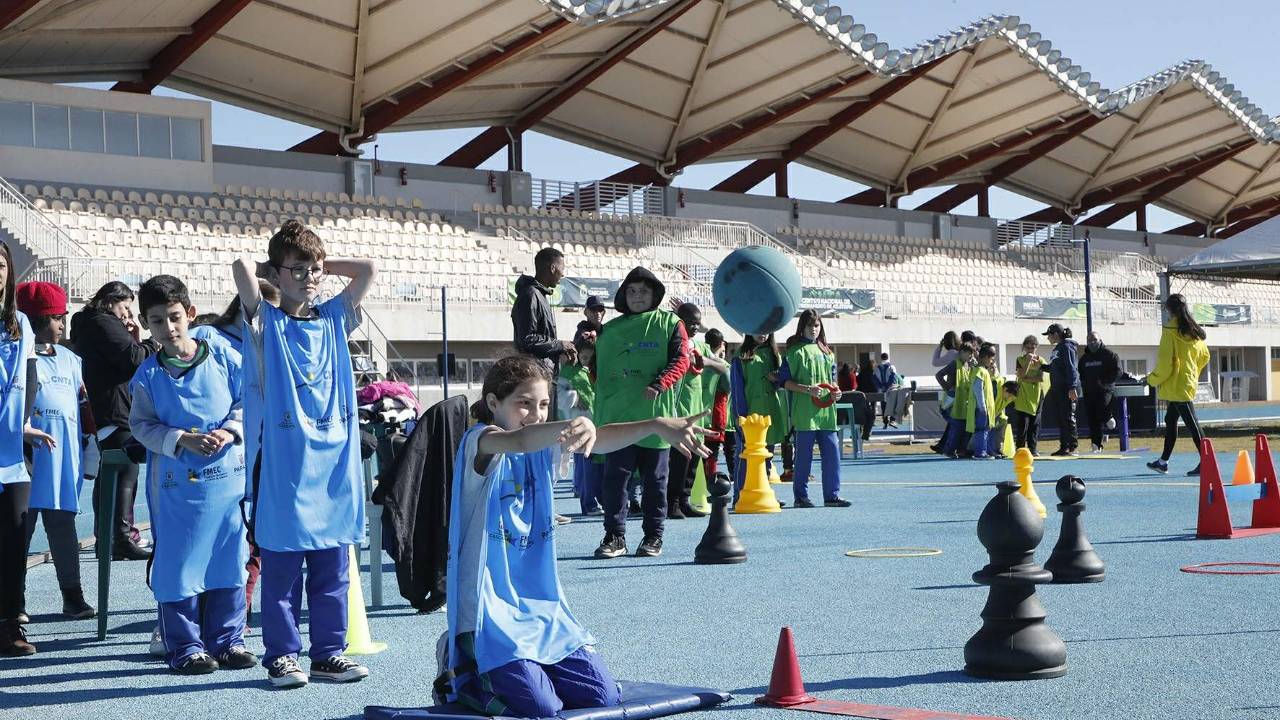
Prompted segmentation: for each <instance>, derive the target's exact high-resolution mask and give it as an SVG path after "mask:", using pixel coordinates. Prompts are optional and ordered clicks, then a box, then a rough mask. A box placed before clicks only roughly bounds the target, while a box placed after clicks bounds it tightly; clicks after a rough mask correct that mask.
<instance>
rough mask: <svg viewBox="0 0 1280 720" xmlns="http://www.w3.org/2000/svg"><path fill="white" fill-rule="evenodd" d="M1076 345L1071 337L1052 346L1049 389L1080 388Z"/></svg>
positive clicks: (1055, 390)
mask: <svg viewBox="0 0 1280 720" xmlns="http://www.w3.org/2000/svg"><path fill="white" fill-rule="evenodd" d="M1077 347H1078V346H1077V345H1076V341H1075V340H1072V339H1071V338H1064V339H1063V340H1062V342H1060V343H1058V344H1057V345H1054V346H1053V353H1052V354H1051V355H1049V379H1050V383H1049V389H1050V390H1053V391H1054V392H1064V393H1065V392H1067V391H1068V390H1070V389H1071V388H1076V389H1077V390H1079V389H1080V370H1079V369H1078V367H1077V365H1078V364H1079V361H1078V360H1077V359H1076V357H1077V352H1078V349H1077Z"/></svg>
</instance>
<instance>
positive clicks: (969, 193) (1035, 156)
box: [915, 113, 1102, 212]
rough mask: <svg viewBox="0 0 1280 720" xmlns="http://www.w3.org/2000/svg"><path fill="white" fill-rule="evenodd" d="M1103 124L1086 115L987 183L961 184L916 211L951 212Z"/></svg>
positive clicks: (1007, 163) (1010, 161) (1013, 160)
mask: <svg viewBox="0 0 1280 720" xmlns="http://www.w3.org/2000/svg"><path fill="white" fill-rule="evenodd" d="M1101 121H1102V116H1101V115H1094V114H1092V113H1089V114H1087V115H1085V116H1084V117H1083V118H1081V119H1079V120H1077V121H1075V122H1074V123H1072V124H1071V125H1070V126H1068V127H1067V128H1065V129H1064V130H1063V131H1062V132H1060V133H1057V134H1055V135H1051V136H1049V137H1048V138H1045V139H1044V140H1041V141H1040V142H1038V143H1036V144H1035V145H1032V146H1031V147H1030V148H1028V149H1027V151H1026V152H1023V153H1019V154H1017V155H1015V156H1013V157H1011V158H1009V159H1008V160H1005V161H1004V162H1002V163H1000V164H999V165H997V166H995V167H994V168H992V169H991V171H990V172H988V173H987V174H986V177H984V178H983V182H981V183H968V184H965V185H957V186H956V187H954V188H952V189H951V190H948V191H947V192H945V193H943V194H942V195H939V196H938V197H935V198H933V199H932V200H929V201H928V202H925V203H923V204H921V205H919V206H918V207H916V208H915V209H916V210H923V211H925V212H950V211H951V210H953V209H955V208H956V207H957V206H958V205H960V204H961V203H963V202H965V201H966V200H968V199H969V198H971V197H973V196H974V195H977V194H978V191H979V190H981V188H982V187H983V185H988V186H990V185H997V184H999V183H1000V182H1002V181H1004V180H1005V179H1006V178H1008V177H1009V176H1010V175H1013V174H1014V173H1016V172H1018V171H1019V170H1021V169H1023V168H1025V167H1026V166H1028V165H1030V164H1031V163H1033V162H1035V161H1036V160H1039V159H1040V158H1042V157H1044V156H1045V155H1048V154H1049V153H1051V152H1053V151H1054V150H1057V149H1058V148H1060V147H1062V146H1063V145H1065V144H1066V143H1067V142H1068V141H1069V140H1072V139H1073V138H1077V137H1079V136H1080V135H1083V134H1084V132H1085V131H1086V130H1088V129H1089V128H1091V127H1093V126H1094V125H1097V124H1098V123H1099V122H1101ZM959 188H966V189H967V190H966V191H965V192H958V189H959Z"/></svg>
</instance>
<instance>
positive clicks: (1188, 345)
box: [1147, 325, 1209, 402]
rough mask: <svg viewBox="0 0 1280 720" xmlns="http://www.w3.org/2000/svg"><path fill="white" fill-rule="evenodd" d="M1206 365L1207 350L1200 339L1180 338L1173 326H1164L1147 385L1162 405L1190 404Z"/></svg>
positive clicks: (1181, 335) (1207, 362) (1181, 336)
mask: <svg viewBox="0 0 1280 720" xmlns="http://www.w3.org/2000/svg"><path fill="white" fill-rule="evenodd" d="M1208 364H1209V347H1208V346H1207V345H1205V343H1204V341H1203V340H1200V339H1197V338H1193V337H1187V336H1186V335H1183V334H1182V333H1180V332H1178V326H1177V325H1166V326H1165V327H1164V330H1163V331H1161V333H1160V349H1159V350H1158V351H1157V352H1156V367H1155V369H1154V370H1152V371H1151V373H1150V374H1148V375H1147V384H1148V385H1151V386H1152V387H1154V388H1156V395H1157V396H1158V397H1159V398H1160V399H1161V400H1164V401H1165V402H1190V401H1191V400H1194V399H1195V397H1196V387H1197V386H1198V385H1199V383H1200V373H1201V372H1204V368H1205V366H1206V365H1208Z"/></svg>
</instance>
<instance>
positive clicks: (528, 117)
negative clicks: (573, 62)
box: [440, 0, 701, 168]
mask: <svg viewBox="0 0 1280 720" xmlns="http://www.w3.org/2000/svg"><path fill="white" fill-rule="evenodd" d="M699 2H701V0H683V2H680V3H677V4H676V5H673V6H671V7H670V8H669V9H667V11H666V12H664V13H662V14H661V15H658V16H657V17H655V18H654V19H653V20H652V21H651V22H650V23H649V24H648V25H646V26H644V27H643V28H641V29H640V30H639V31H637V32H635V33H632V34H631V35H628V36H627V38H626V39H625V40H623V41H622V42H620V43H618V44H616V45H614V46H613V47H611V48H609V50H608V51H606V52H605V53H604V54H602V55H601V56H600V57H598V58H596V59H594V60H592V61H591V62H590V63H588V64H587V65H586V66H584V67H582V68H580V69H579V70H578V71H577V72H576V73H574V74H573V75H571V76H570V77H569V78H568V79H566V80H565V81H564V84H562V85H561V86H560V87H558V88H556V89H554V90H552V91H550V92H548V93H546V94H545V95H543V96H542V97H540V98H538V99H537V100H535V101H534V103H533V104H532V105H531V106H530V107H529V109H528V110H526V111H525V112H524V113H522V114H521V115H520V116H519V117H517V118H516V119H515V120H514V121H513V122H512V123H511V132H512V133H513V134H519V133H522V132H524V131H525V130H529V129H530V128H532V127H533V126H535V125H537V124H538V123H539V122H541V121H542V120H543V118H545V117H547V116H548V115H550V114H551V113H553V112H555V111H556V110H557V109H558V108H560V107H561V106H562V105H564V104H565V103H566V102H568V101H569V100H570V99H571V98H573V97H574V96H575V95H577V94H578V93H580V92H582V91H583V90H585V89H587V86H589V85H590V84H591V83H593V82H595V81H596V80H598V79H599V78H600V76H601V75H604V74H605V73H607V72H609V70H611V69H613V67H614V66H616V65H617V64H618V63H620V62H622V61H623V60H625V59H627V57H628V56H630V55H631V53H633V52H635V51H636V50H638V49H639V48H640V47H641V46H642V45H644V44H645V43H647V42H648V41H649V40H651V39H653V38H654V37H656V36H657V35H658V34H659V33H661V32H662V31H663V30H665V29H666V28H667V26H669V25H671V23H673V22H675V21H676V19H678V18H679V17H680V16H681V15H684V14H685V13H686V12H688V11H689V10H690V9H691V8H692V7H693V6H694V5H697V4H698V3H699ZM502 130H503V128H501V127H491V128H489V129H488V130H485V131H484V132H482V133H480V134H479V135H477V136H475V137H474V138H472V139H471V140H470V141H469V142H467V143H466V144H465V145H463V146H462V147H460V148H458V149H457V150H454V151H453V152H452V153H450V154H449V156H448V157H446V158H445V159H443V160H441V161H440V164H441V165H448V166H451V167H469V168H474V167H479V166H480V163H483V162H484V161H485V160H488V159H489V158H491V157H493V154H494V153H496V152H498V151H499V150H501V149H502V146H503V145H506V144H507V142H508V140H509V135H508V133H506V132H502Z"/></svg>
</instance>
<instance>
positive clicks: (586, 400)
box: [559, 365, 596, 420]
mask: <svg viewBox="0 0 1280 720" xmlns="http://www.w3.org/2000/svg"><path fill="white" fill-rule="evenodd" d="M560 380H561V382H566V383H568V384H569V386H570V387H572V388H573V391H574V392H576V393H578V402H580V403H582V404H583V405H585V406H586V408H587V413H588V414H590V413H591V409H592V406H593V405H594V403H595V400H596V388H595V385H592V384H591V371H590V370H588V369H587V368H585V367H583V366H581V365H561V366H560ZM571 409H572V408H560V409H559V410H560V419H561V420H564V419H565V418H567V417H568V413H569V411H570V410H571Z"/></svg>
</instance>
